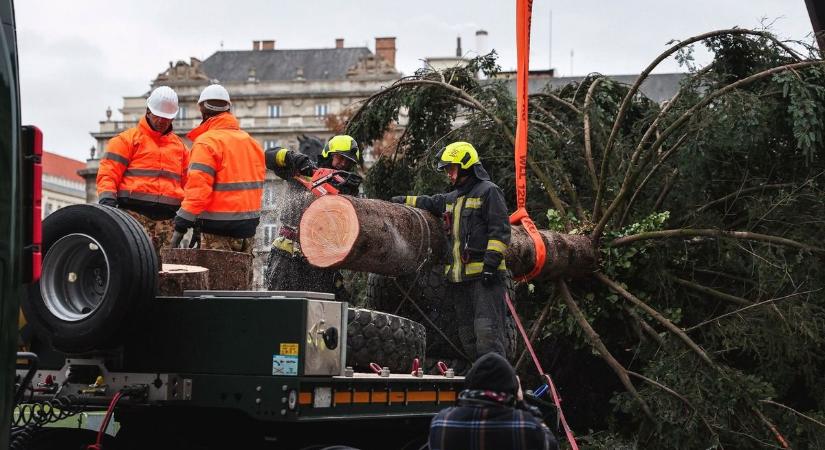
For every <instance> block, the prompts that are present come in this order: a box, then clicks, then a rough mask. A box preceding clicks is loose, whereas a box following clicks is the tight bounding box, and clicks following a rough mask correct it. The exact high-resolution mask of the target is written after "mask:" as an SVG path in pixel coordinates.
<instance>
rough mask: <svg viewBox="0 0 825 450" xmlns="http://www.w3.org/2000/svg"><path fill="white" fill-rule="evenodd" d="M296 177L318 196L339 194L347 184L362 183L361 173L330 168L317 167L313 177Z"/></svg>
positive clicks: (355, 184)
mask: <svg viewBox="0 0 825 450" xmlns="http://www.w3.org/2000/svg"><path fill="white" fill-rule="evenodd" d="M294 178H295V180H296V181H297V182H299V183H301V184H302V185H303V186H304V187H305V188H307V190H309V191H310V192H312V194H313V195H315V196H316V197H321V196H323V195H338V193H339V192H340V190H341V189H342V188H344V187H346V186H358V185H359V184H361V177H360V176H359V175H356V174H354V173H351V172H347V171H345V170H337V169H328V168H319V169H315V171H314V172H313V173H312V176H311V177H307V176H302V175H296V176H295V177H294Z"/></svg>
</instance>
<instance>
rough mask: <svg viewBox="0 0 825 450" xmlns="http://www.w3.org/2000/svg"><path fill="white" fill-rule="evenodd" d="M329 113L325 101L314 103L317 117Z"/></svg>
mask: <svg viewBox="0 0 825 450" xmlns="http://www.w3.org/2000/svg"><path fill="white" fill-rule="evenodd" d="M327 114H329V105H327V104H326V103H324V104H321V105H315V115H316V116H318V117H323V116H326V115H327Z"/></svg>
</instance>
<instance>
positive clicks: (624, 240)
mask: <svg viewBox="0 0 825 450" xmlns="http://www.w3.org/2000/svg"><path fill="white" fill-rule="evenodd" d="M698 236H702V237H713V238H728V239H741V240H746V241H759V242H767V243H770V244H776V245H783V246H787V247H794V248H798V249H801V250H806V251H809V252H815V253H825V249H823V248H820V247H815V246H813V245H808V244H804V243H802V242H797V241H794V240H791V239H785V238H781V237H779V236H771V235H768V234H759V233H751V232H749V231H724V230H714V229H695V228H680V229H675V230H662V231H649V232H646V233H639V234H633V235H630V236H623V237H620V238H617V239H614V240H613V241H611V242H610V243H609V244H608V246H610V247H620V246H622V245H628V244H632V243H634V242H638V241H644V240H650V239H661V238H678V237H698Z"/></svg>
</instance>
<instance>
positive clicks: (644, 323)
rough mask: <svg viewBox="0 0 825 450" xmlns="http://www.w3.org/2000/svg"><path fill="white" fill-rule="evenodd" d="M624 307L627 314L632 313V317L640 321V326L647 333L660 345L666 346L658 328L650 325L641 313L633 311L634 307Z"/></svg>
mask: <svg viewBox="0 0 825 450" xmlns="http://www.w3.org/2000/svg"><path fill="white" fill-rule="evenodd" d="M623 309H624V310H625V311H626V312H627V314H629V315H630V317H632V318H633V320H635V321H636V322H638V323H639V326H641V327H642V329H643V330H644V331H645V333H647V334H648V335H649V336H650V338H651V339H653V340H654V341H656V343H657V344H659V347H664V345H665V341H664V340H663V339H662V337H661V336H659V333H657V332H656V330H654V329H653V327H652V326H650V324H649V323H647V321H646V320H644V319H642V317H641V316H639V314H637V313H636V311H633V308H631V307H629V306H627V305H624V308H623Z"/></svg>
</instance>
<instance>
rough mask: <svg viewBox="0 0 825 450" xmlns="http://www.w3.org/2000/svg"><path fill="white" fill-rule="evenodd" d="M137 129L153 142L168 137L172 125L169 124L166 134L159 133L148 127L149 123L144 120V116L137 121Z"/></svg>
mask: <svg viewBox="0 0 825 450" xmlns="http://www.w3.org/2000/svg"><path fill="white" fill-rule="evenodd" d="M138 129H139V130H140V132H141V133H142V134H144V135H145V136H149V137H151V138H152V139H153V140H155V141H157V140H160V139H162V138H164V137H169V136H170V135H171V134H173V133H172V131H173V130H172V124H171V123H170V124H169V130H167V131H166V133H161V132H160V131H155V130H154V129H153V128H152V126H151V125H149V121H148V120H147V119H146V115H144V116H143V117H141V118H140V121H138Z"/></svg>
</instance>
